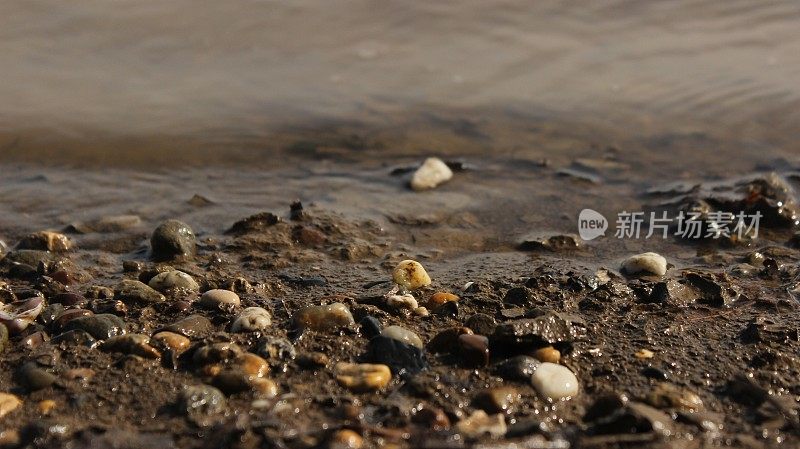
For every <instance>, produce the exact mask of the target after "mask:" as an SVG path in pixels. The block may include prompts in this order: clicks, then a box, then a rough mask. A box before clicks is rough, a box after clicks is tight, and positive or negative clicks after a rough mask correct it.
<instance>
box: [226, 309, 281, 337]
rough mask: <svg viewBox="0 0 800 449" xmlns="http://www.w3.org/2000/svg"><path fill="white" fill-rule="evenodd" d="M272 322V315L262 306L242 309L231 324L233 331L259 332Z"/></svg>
mask: <svg viewBox="0 0 800 449" xmlns="http://www.w3.org/2000/svg"><path fill="white" fill-rule="evenodd" d="M271 324H272V317H271V316H270V314H269V312H268V311H267V310H266V309H264V308H262V307H248V308H246V309H244V310H242V312H241V313H239V315H237V316H236V319H234V320H233V324H232V325H231V332H259V331H264V330H266V329H267V328H268V327H269V326H270V325H271Z"/></svg>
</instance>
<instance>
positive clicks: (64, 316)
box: [53, 309, 94, 329]
mask: <svg viewBox="0 0 800 449" xmlns="http://www.w3.org/2000/svg"><path fill="white" fill-rule="evenodd" d="M92 315H94V313H92V311H91V310H86V309H67V310H63V311H62V312H61V313H59V314H58V315H57V316H56V318H55V320H53V326H54V327H55V328H56V329H63V328H64V326H66V325H67V323H69V322H70V321H72V320H75V319H78V318H81V317H87V316H92Z"/></svg>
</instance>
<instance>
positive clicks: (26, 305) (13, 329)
mask: <svg viewBox="0 0 800 449" xmlns="http://www.w3.org/2000/svg"><path fill="white" fill-rule="evenodd" d="M43 309H44V298H42V297H41V296H35V297H33V298H30V299H26V300H22V301H15V302H12V303H11V304H0V324H3V325H5V327H6V328H7V330H8V332H9V334H11V335H16V334H19V333H20V332H22V331H23V330H25V329H26V328H27V327H28V326H29V325H30V324H31V323H33V321H34V320H36V317H38V316H39V314H40V313H42V310H43Z"/></svg>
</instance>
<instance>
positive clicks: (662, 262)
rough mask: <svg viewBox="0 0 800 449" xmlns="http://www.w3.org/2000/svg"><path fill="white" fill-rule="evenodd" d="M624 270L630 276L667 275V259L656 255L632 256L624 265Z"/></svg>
mask: <svg viewBox="0 0 800 449" xmlns="http://www.w3.org/2000/svg"><path fill="white" fill-rule="evenodd" d="M622 269H623V270H625V272H626V273H628V274H635V273H641V272H643V271H644V272H647V273H652V274H655V275H658V276H664V275H665V274H667V259H665V258H664V256H662V255H660V254H656V253H642V254H637V255H635V256H631V257H629V258H627V259H626V260H625V262H623V263H622Z"/></svg>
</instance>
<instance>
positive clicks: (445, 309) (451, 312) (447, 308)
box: [433, 301, 458, 318]
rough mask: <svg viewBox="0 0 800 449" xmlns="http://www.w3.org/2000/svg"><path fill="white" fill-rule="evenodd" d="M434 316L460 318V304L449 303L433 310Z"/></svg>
mask: <svg viewBox="0 0 800 449" xmlns="http://www.w3.org/2000/svg"><path fill="white" fill-rule="evenodd" d="M433 314H434V315H436V316H440V317H446V318H458V303H457V302H455V301H448V302H446V303H444V304H442V305H441V306H439V307H437V308H435V309H434V310H433Z"/></svg>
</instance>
